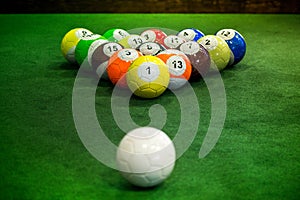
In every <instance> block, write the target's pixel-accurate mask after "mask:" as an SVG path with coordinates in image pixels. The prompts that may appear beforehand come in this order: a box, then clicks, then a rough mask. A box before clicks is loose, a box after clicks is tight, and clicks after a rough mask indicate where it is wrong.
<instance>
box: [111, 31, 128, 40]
mask: <svg viewBox="0 0 300 200" xmlns="http://www.w3.org/2000/svg"><path fill="white" fill-rule="evenodd" d="M127 36H129V33H128V32H127V31H125V30H123V29H116V30H114V32H113V37H114V38H115V39H116V40H117V41H119V40H121V39H123V38H125V37H127Z"/></svg>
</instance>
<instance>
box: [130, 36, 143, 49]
mask: <svg viewBox="0 0 300 200" xmlns="http://www.w3.org/2000/svg"><path fill="white" fill-rule="evenodd" d="M144 42H145V39H144V38H143V37H141V36H139V35H131V36H129V38H128V40H127V43H128V45H129V46H130V47H131V48H133V49H135V48H137V47H138V46H140V45H141V44H142V43H144Z"/></svg>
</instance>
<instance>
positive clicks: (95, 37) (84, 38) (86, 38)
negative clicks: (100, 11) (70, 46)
mask: <svg viewBox="0 0 300 200" xmlns="http://www.w3.org/2000/svg"><path fill="white" fill-rule="evenodd" d="M99 37H101V35H99V34H94V33H93V34H91V35H86V36H85V37H83V38H82V40H95V39H97V38H99Z"/></svg>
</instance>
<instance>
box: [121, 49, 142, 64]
mask: <svg viewBox="0 0 300 200" xmlns="http://www.w3.org/2000/svg"><path fill="white" fill-rule="evenodd" d="M118 57H119V58H121V59H122V60H124V61H133V60H135V59H137V58H138V57H139V54H138V52H137V51H136V50H135V49H122V50H120V51H119V52H118Z"/></svg>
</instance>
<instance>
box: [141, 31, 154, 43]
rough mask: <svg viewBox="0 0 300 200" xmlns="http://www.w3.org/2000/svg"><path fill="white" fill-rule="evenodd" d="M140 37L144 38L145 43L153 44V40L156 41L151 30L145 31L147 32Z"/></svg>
mask: <svg viewBox="0 0 300 200" xmlns="http://www.w3.org/2000/svg"><path fill="white" fill-rule="evenodd" d="M141 36H142V37H143V38H145V41H146V42H154V41H155V39H156V34H155V32H154V31H152V30H147V31H144V32H143V33H142V34H141Z"/></svg>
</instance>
